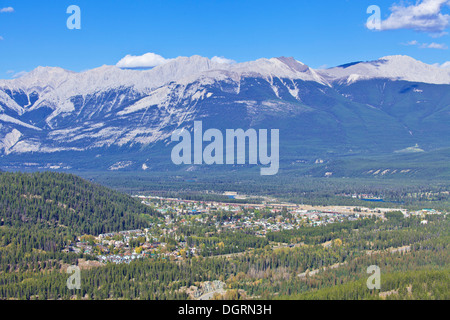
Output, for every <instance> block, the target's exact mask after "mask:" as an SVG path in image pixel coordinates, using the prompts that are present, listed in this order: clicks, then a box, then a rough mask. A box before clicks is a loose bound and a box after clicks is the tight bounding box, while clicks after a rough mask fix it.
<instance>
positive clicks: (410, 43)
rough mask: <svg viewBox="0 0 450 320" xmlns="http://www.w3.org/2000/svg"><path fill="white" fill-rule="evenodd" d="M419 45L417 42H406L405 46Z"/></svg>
mask: <svg viewBox="0 0 450 320" xmlns="http://www.w3.org/2000/svg"><path fill="white" fill-rule="evenodd" d="M419 44H420V43H419V42H418V41H417V40H412V41H408V42H407V43H405V46H417V45H419Z"/></svg>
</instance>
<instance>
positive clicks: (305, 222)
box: [64, 192, 441, 264]
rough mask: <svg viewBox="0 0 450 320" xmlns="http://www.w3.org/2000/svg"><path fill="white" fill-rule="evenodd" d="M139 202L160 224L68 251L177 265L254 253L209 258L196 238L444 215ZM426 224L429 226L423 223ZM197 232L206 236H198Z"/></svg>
mask: <svg viewBox="0 0 450 320" xmlns="http://www.w3.org/2000/svg"><path fill="white" fill-rule="evenodd" d="M225 195H227V196H229V197H230V199H241V200H243V199H245V196H239V195H237V193H235V192H228V193H225ZM135 197H137V198H139V200H140V201H141V202H142V203H143V204H145V205H148V206H150V207H152V208H154V209H155V210H156V211H157V212H158V213H159V216H158V217H157V218H154V217H153V219H152V221H151V222H149V227H148V228H144V229H138V230H124V231H120V232H114V233H106V234H99V235H80V236H79V237H78V241H77V242H76V243H71V244H69V245H68V246H67V247H66V248H65V249H64V251H65V252H75V253H83V254H87V255H94V256H96V257H97V259H98V261H99V262H100V263H116V264H119V263H130V262H131V261H133V260H135V259H145V258H158V257H159V258H164V259H170V260H171V261H176V260H183V259H187V258H189V257H193V256H210V255H226V254H230V253H234V254H239V253H242V252H245V251H246V250H248V249H251V248H231V249H232V250H231V249H230V248H228V250H226V248H225V244H224V243H223V242H218V243H217V244H216V245H215V249H217V250H215V251H214V253H211V250H209V251H208V250H207V248H205V245H204V244H197V243H195V242H192V241H189V239H192V238H195V237H196V236H201V237H203V238H208V237H212V238H215V239H217V236H218V235H219V236H220V234H224V233H227V234H230V233H233V232H241V233H244V234H248V235H251V236H253V237H260V238H265V237H266V235H267V234H268V233H274V232H278V231H282V230H292V229H297V228H300V227H304V226H311V227H314V226H320V225H327V224H330V223H341V222H344V221H352V220H353V221H354V220H358V219H365V218H369V217H374V216H376V217H378V218H380V219H384V214H385V213H386V212H391V211H400V212H402V213H403V215H404V216H405V217H408V216H410V215H419V216H423V217H426V215H428V214H441V213H440V212H438V211H436V210H433V209H422V210H418V211H408V210H406V209H398V208H395V209H393V208H365V207H356V206H311V205H297V204H290V203H279V202H272V203H271V202H264V203H262V204H253V203H233V202H219V201H194V200H183V199H178V198H164V197H158V196H135ZM271 200H272V201H273V200H274V199H271ZM422 223H423V224H426V223H427V220H426V219H425V218H424V219H423V220H422ZM202 230H206V232H203V231H202ZM196 232H203V233H202V234H196ZM188 233H189V235H188ZM190 242H191V243H190ZM270 245H271V246H272V248H280V247H283V246H284V247H294V246H298V245H301V243H287V244H286V243H273V242H272V243H270ZM221 249H222V250H221Z"/></svg>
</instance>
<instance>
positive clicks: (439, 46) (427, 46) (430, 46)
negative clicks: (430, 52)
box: [420, 42, 448, 50]
mask: <svg viewBox="0 0 450 320" xmlns="http://www.w3.org/2000/svg"><path fill="white" fill-rule="evenodd" d="M420 47H421V48H423V49H440V50H447V49H448V47H447V45H445V44H443V43H436V42H432V43H424V44H422V45H421V46H420Z"/></svg>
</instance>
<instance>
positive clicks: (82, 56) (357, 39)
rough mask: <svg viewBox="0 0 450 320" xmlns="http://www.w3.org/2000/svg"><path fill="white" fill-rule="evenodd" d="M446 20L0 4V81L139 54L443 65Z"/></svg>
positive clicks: (345, 9)
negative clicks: (376, 22)
mask: <svg viewBox="0 0 450 320" xmlns="http://www.w3.org/2000/svg"><path fill="white" fill-rule="evenodd" d="M395 3H397V4H399V3H403V5H399V6H397V8H393V7H392V6H393V5H394V4H395ZM69 5H77V6H79V7H80V9H81V30H69V29H68V28H67V26H66V21H67V19H68V18H69V16H70V14H67V13H66V10H67V7H68V6H69ZM370 5H377V6H379V8H380V9H381V19H382V22H381V25H380V26H381V27H380V28H381V30H377V31H374V30H369V29H368V28H367V27H366V25H365V24H366V21H367V19H368V18H369V16H370V14H368V13H367V12H366V11H367V8H368V7H369V6H370ZM449 15H450V0H419V1H416V0H412V1H410V2H409V3H408V2H405V1H403V2H400V0H399V1H395V0H370V1H366V0H332V1H324V0H315V1H312V0H291V1H284V0H278V1H269V0H257V1H255V0H239V1H235V0H221V1H219V0H184V1H178V0H128V1H125V0H107V1H94V0H88V1H85V0H70V1H65V0H52V1H50V0H39V1H36V0H0V78H11V77H14V76H17V74H18V73H20V72H22V71H30V70H32V69H34V68H36V67H37V66H59V67H62V68H65V69H69V70H73V71H82V70H86V69H91V68H95V67H99V66H101V65H104V64H107V65H115V64H116V63H117V62H118V61H119V60H121V59H122V58H123V57H125V56H126V55H133V56H139V55H143V54H145V53H148V52H152V53H156V54H158V55H161V56H163V57H164V58H175V57H178V56H191V55H195V54H198V55H201V56H205V57H210V58H211V57H214V56H219V57H226V58H228V59H232V60H234V61H237V62H243V61H249V60H255V59H258V58H262V57H265V58H271V57H278V56H293V57H294V58H296V59H297V60H299V61H302V62H304V63H306V64H307V65H309V66H311V67H313V68H318V67H323V66H328V67H331V66H335V65H339V64H343V63H347V62H352V61H359V60H373V59H377V58H379V57H382V56H386V55H394V54H405V55H409V56H412V57H414V58H416V59H418V60H421V61H424V62H426V63H430V64H435V63H438V64H444V63H445V62H447V61H450V54H449V53H450V51H449V50H450V49H449V47H450V35H449V34H447V32H449V31H450V16H449Z"/></svg>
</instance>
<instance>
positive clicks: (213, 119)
mask: <svg viewBox="0 0 450 320" xmlns="http://www.w3.org/2000/svg"><path fill="white" fill-rule="evenodd" d="M194 120H202V121H203V127H204V128H205V129H206V128H208V127H209V128H218V129H221V130H224V129H237V128H243V129H248V128H256V129H257V128H264V129H272V128H273V129H279V130H280V166H281V167H280V168H282V166H283V164H284V165H285V166H287V165H291V164H295V163H305V162H311V163H316V164H317V163H323V162H324V160H323V159H325V162H326V161H328V160H330V161H331V160H332V159H338V158H340V159H341V158H342V157H366V156H379V155H386V156H392V155H395V154H404V153H420V152H422V153H423V152H425V153H426V152H436V150H445V148H450V139H449V138H450V126H449V125H448V123H449V122H450V68H441V67H439V66H436V65H428V64H425V63H423V62H420V61H417V60H415V59H413V58H411V57H408V56H387V57H383V58H380V59H378V60H375V61H367V62H353V63H349V64H345V65H341V66H338V67H333V68H329V69H321V70H318V69H312V68H310V67H308V66H307V65H305V64H303V63H301V62H299V61H297V60H295V59H294V58H287V57H279V58H271V59H259V60H256V61H251V62H244V63H218V62H217V61H216V60H210V59H208V58H204V57H200V56H192V57H179V58H176V59H173V60H170V61H168V62H167V63H165V64H163V65H160V66H157V67H155V68H153V69H150V70H133V69H121V68H118V67H116V66H102V67H100V68H96V69H92V70H88V71H84V72H79V73H77V72H72V71H67V70H64V69H61V68H57V67H38V68H36V69H35V70H33V71H31V72H29V73H27V74H25V75H23V76H22V77H20V78H17V79H12V80H0V167H1V168H20V169H23V168H51V169H58V168H60V169H64V168H66V169H69V168H71V169H96V170H161V169H167V168H170V167H171V160H170V152H171V141H170V136H171V133H172V132H173V131H174V130H175V129H177V128H182V127H186V128H192V127H193V122H194ZM190 169H192V168H187V170H190Z"/></svg>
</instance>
